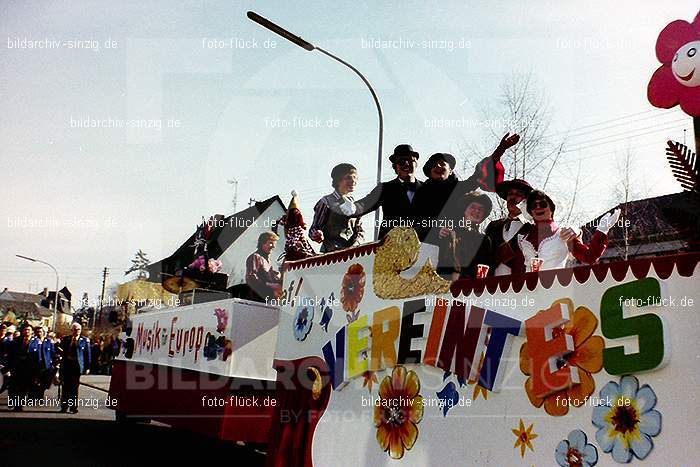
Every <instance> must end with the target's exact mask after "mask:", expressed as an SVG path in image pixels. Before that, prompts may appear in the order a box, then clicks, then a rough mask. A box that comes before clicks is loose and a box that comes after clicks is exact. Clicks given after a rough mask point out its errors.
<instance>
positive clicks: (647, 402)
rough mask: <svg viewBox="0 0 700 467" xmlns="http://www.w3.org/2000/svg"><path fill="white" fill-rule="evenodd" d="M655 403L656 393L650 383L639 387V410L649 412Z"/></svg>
mask: <svg viewBox="0 0 700 467" xmlns="http://www.w3.org/2000/svg"><path fill="white" fill-rule="evenodd" d="M655 405H656V394H654V391H653V390H652V389H651V387H649V385H648V384H645V385H644V386H642V387H641V388H639V391H637V408H638V409H639V412H641V413H644V412H648V411H649V410H651V409H653V408H654V406H655Z"/></svg>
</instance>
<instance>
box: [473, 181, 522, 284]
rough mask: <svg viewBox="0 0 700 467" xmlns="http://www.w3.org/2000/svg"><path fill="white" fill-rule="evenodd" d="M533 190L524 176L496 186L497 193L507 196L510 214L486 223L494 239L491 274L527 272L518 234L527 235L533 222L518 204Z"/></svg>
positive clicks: (500, 195) (487, 230)
mask: <svg viewBox="0 0 700 467" xmlns="http://www.w3.org/2000/svg"><path fill="white" fill-rule="evenodd" d="M531 191H532V186H530V184H529V183H528V182H526V181H525V180H521V179H518V178H516V179H513V180H506V181H504V182H501V183H499V184H498V185H497V186H496V194H498V196H499V197H500V198H502V199H504V200H506V207H507V208H508V216H507V217H505V218H503V219H497V220H494V221H491V222H490V223H489V225H488V226H486V232H485V233H486V236H487V237H489V239H490V240H491V264H490V269H489V274H490V273H491V272H493V275H494V276H503V275H506V274H520V273H524V272H525V266H524V265H525V260H524V258H523V253H522V251H520V247H519V246H518V234H522V235H526V234H527V233H528V232H529V230H530V228H531V227H532V224H530V223H529V222H527V221H526V220H525V219H524V218H523V216H522V212H521V210H520V209H519V208H518V204H519V203H521V202H522V201H523V200H524V199H525V198H527V195H529V194H530V192H531Z"/></svg>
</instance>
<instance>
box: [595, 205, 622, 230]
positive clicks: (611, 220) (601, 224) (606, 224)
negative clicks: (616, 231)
mask: <svg viewBox="0 0 700 467" xmlns="http://www.w3.org/2000/svg"><path fill="white" fill-rule="evenodd" d="M619 218H620V210H619V209H615V210H614V211H613V212H608V213H606V214H604V215H603V217H601V218H600V220H599V221H598V232H601V233H604V234H605V235H607V234H608V231H609V230H610V229H611V228H612V226H613V225H615V224H616V223H617V221H618V219H619Z"/></svg>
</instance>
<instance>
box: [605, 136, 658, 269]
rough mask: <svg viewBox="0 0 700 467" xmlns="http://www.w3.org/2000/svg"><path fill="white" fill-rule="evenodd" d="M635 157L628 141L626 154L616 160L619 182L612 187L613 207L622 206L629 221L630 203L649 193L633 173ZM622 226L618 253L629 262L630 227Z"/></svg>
mask: <svg viewBox="0 0 700 467" xmlns="http://www.w3.org/2000/svg"><path fill="white" fill-rule="evenodd" d="M635 156H636V153H635V152H634V150H633V149H632V146H631V141H629V140H628V141H627V146H626V147H625V150H624V152H623V153H620V154H617V157H616V160H615V171H616V172H617V176H618V180H619V181H618V183H616V184H614V185H613V186H612V190H611V194H610V196H611V199H610V201H611V204H612V205H613V206H618V205H619V206H620V209H621V218H622V219H629V214H630V212H629V204H628V203H629V202H630V201H634V200H637V199H641V198H644V197H645V196H646V195H647V194H648V193H649V189H648V186H647V185H646V184H645V182H644V181H643V180H641V179H639V178H638V177H637V176H635V173H634V171H633V169H634V158H635ZM621 225H622V229H623V235H624V242H623V244H622V245H621V246H619V247H618V251H619V252H620V254H621V255H622V256H623V257H624V259H625V260H627V257H628V255H629V227H628V223H627V222H624V223H622V224H621Z"/></svg>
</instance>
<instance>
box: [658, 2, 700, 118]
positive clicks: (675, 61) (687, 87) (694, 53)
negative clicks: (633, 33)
mask: <svg viewBox="0 0 700 467" xmlns="http://www.w3.org/2000/svg"><path fill="white" fill-rule="evenodd" d="M656 57H657V58H658V59H659V61H660V62H661V63H662V65H661V66H660V67H659V68H658V69H657V70H656V71H655V72H654V74H653V75H652V77H651V80H650V81H649V86H648V87H647V97H648V99H649V102H650V103H651V104H652V105H653V106H655V107H661V108H664V109H670V108H671V107H674V106H676V105H678V104H680V105H681V109H683V111H684V112H685V113H687V114H688V115H690V116H692V117H698V116H700V14H698V16H696V17H695V20H694V21H693V22H692V23H688V22H687V21H683V20H680V19H679V20H676V21H673V22H671V23H670V24H668V25H667V26H666V27H665V28H664V29H663V31H661V33H660V34H659V37H658V39H657V40H656Z"/></svg>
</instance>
